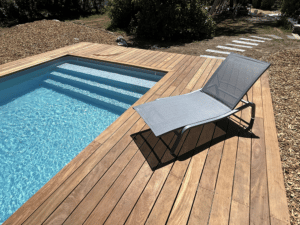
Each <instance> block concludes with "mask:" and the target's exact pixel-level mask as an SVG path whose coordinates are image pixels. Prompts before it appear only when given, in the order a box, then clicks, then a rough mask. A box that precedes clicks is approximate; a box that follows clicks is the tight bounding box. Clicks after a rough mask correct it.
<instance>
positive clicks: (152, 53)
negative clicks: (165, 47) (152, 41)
mask: <svg viewBox="0 0 300 225" xmlns="http://www.w3.org/2000/svg"><path fill="white" fill-rule="evenodd" d="M148 52H149V53H148V57H147V58H145V59H143V60H139V61H138V63H139V64H141V65H146V66H147V65H149V63H150V62H151V61H152V60H154V59H156V58H157V56H158V55H160V54H162V52H158V53H157V52H155V51H150V50H148Z"/></svg>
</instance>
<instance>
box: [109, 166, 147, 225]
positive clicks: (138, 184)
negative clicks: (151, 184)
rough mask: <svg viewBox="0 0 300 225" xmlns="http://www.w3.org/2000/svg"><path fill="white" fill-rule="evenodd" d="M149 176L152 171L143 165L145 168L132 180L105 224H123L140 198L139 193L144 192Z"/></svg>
mask: <svg viewBox="0 0 300 225" xmlns="http://www.w3.org/2000/svg"><path fill="white" fill-rule="evenodd" d="M151 175H152V170H151V168H150V167H149V165H148V164H147V163H145V167H144V168H142V169H141V170H140V171H139V173H138V174H137V176H136V177H135V178H134V180H133V181H132V183H131V184H130V186H129V187H128V189H127V190H126V192H125V193H124V195H123V196H122V198H121V199H120V201H119V202H118V204H117V206H116V207H115V208H114V210H113V211H112V212H111V214H110V216H109V217H108V218H107V220H106V221H105V224H115V225H117V224H120V225H121V224H124V222H125V221H126V218H127V216H128V214H129V213H130V211H131V209H132V208H133V206H134V204H135V202H136V201H137V199H138V197H139V196H140V193H141V192H142V191H143V190H144V188H145V186H146V185H147V183H148V181H149V179H150V178H151Z"/></svg>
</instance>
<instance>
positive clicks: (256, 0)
mask: <svg viewBox="0 0 300 225" xmlns="http://www.w3.org/2000/svg"><path fill="white" fill-rule="evenodd" d="M261 1H262V0H252V6H253V8H256V9H259V8H260V5H261Z"/></svg>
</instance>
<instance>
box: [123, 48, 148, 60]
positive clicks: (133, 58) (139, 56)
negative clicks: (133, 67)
mask: <svg viewBox="0 0 300 225" xmlns="http://www.w3.org/2000/svg"><path fill="white" fill-rule="evenodd" d="M147 55H148V51H147V50H144V51H142V53H140V54H137V55H136V56H135V57H132V58H131V59H130V60H128V61H127V62H129V63H137V62H138V60H140V59H142V58H145V57H147Z"/></svg>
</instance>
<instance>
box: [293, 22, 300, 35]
mask: <svg viewBox="0 0 300 225" xmlns="http://www.w3.org/2000/svg"><path fill="white" fill-rule="evenodd" d="M292 33H294V34H300V24H295V25H294V27H293V31H292Z"/></svg>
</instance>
